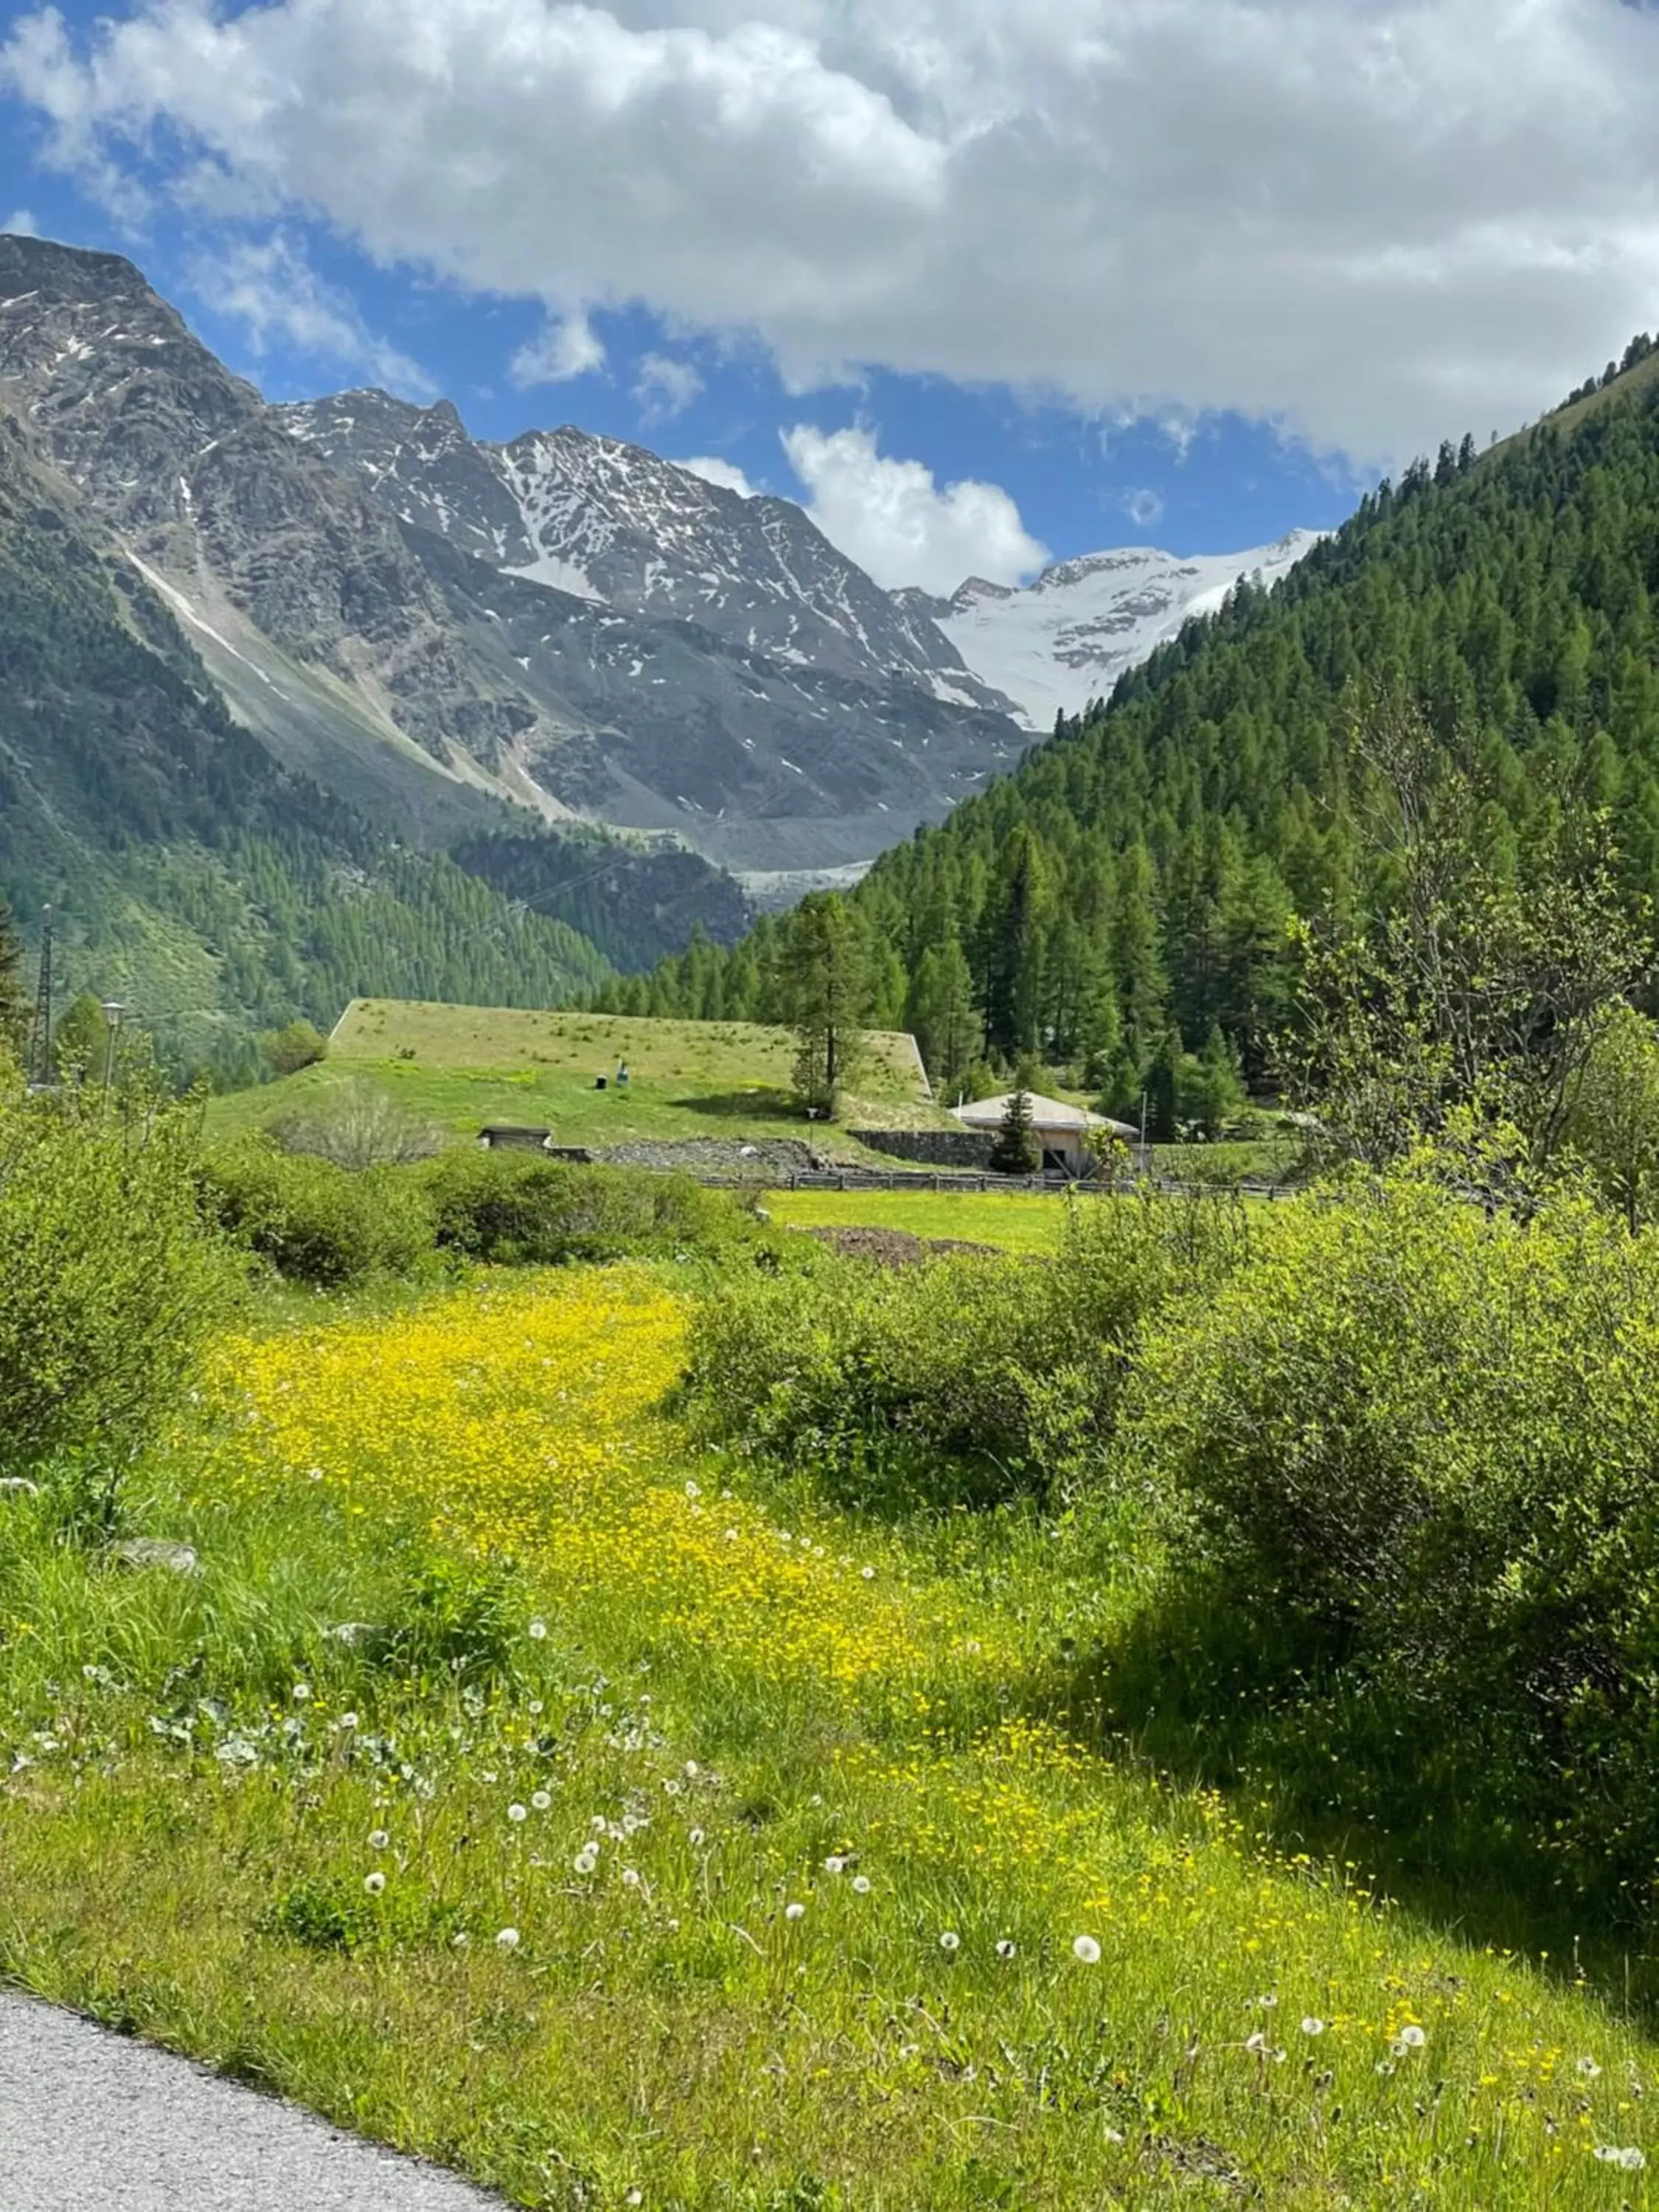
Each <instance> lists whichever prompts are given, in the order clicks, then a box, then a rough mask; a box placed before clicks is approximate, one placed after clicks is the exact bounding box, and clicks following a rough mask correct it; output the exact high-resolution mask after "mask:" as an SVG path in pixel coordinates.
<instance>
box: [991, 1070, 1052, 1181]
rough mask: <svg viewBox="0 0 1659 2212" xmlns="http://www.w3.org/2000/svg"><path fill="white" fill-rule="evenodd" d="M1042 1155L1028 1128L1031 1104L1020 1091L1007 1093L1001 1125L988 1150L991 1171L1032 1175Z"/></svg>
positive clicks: (1034, 1135) (1032, 1133) (1008, 1174)
mask: <svg viewBox="0 0 1659 2212" xmlns="http://www.w3.org/2000/svg"><path fill="white" fill-rule="evenodd" d="M990 1164H991V1170H992V1172H993V1173H994V1174H995V1175H1006V1176H1029V1175H1035V1174H1036V1171H1037V1169H1038V1167H1039V1166H1040V1165H1041V1164H1042V1154H1041V1153H1040V1152H1038V1150H1037V1141H1036V1134H1035V1133H1034V1132H1033V1130H1032V1127H1031V1101H1030V1097H1028V1096H1027V1094H1026V1092H1025V1091H1024V1090H1019V1091H1011V1092H1010V1093H1009V1096H1008V1103H1007V1105H1006V1108H1005V1109H1004V1111H1003V1115H1002V1125H1001V1127H1000V1128H999V1129H998V1131H997V1138H996V1142H995V1144H994V1145H993V1146H992V1147H991V1162H990Z"/></svg>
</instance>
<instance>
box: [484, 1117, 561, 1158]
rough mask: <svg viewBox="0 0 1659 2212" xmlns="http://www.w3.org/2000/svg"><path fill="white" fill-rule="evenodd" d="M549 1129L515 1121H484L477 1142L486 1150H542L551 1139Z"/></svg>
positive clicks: (543, 1150)
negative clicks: (523, 1125)
mask: <svg viewBox="0 0 1659 2212" xmlns="http://www.w3.org/2000/svg"><path fill="white" fill-rule="evenodd" d="M552 1136H553V1132H552V1131H551V1129H532V1128H528V1127H522V1126H520V1124H519V1123H518V1122H515V1121H486V1122H485V1124H484V1126H483V1128H482V1129H480V1130H479V1132H478V1142H479V1144H480V1145H481V1146H483V1149H484V1151H485V1152H545V1151H546V1150H547V1148H548V1146H549V1144H550V1142H551V1140H552Z"/></svg>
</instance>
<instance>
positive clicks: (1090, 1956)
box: [1072, 1936, 1100, 1966]
mask: <svg viewBox="0 0 1659 2212" xmlns="http://www.w3.org/2000/svg"><path fill="white" fill-rule="evenodd" d="M1072 1956H1073V1958H1074V1959H1080V1960H1082V1961H1083V1964H1084V1965H1085V1966H1098V1965H1099V1964H1100V1946H1099V1944H1098V1943H1097V1942H1096V1941H1095V1939H1094V1937H1093V1936H1075V1937H1073V1942H1072Z"/></svg>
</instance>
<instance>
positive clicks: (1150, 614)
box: [894, 530, 1320, 731]
mask: <svg viewBox="0 0 1659 2212" xmlns="http://www.w3.org/2000/svg"><path fill="white" fill-rule="evenodd" d="M1319 538H1320V532H1317V531H1314V530H1293V531H1291V532H1290V534H1289V535H1288V537H1285V538H1280V539H1279V542H1278V544H1275V545H1264V546H1259V547H1257V548H1256V550H1255V551H1253V552H1249V553H1212V554H1200V555H1198V556H1194V558H1193V559H1191V560H1188V561H1182V560H1179V559H1177V558H1176V556H1175V555H1174V554H1172V553H1161V552H1158V551H1156V550H1153V549H1152V548H1150V547H1140V546H1129V547H1126V548H1125V549H1124V550H1121V552H1115V553H1091V554H1087V555H1085V556H1083V558H1081V559H1080V560H1076V561H1061V562H1058V563H1057V564H1056V565H1055V566H1054V568H1047V569H1045V570H1044V571H1043V573H1042V575H1041V576H1039V577H1038V578H1037V580H1036V583H1034V584H1031V585H1029V586H1027V587H1026V588H1025V589H1024V590H1023V591H1016V590H1012V589H1011V588H1009V586H1006V585H1002V584H987V582H985V580H983V578H981V577H978V576H974V577H970V578H969V580H968V581H967V582H966V583H965V584H963V586H962V588H961V589H960V590H959V591H958V592H955V593H954V594H953V595H952V596H951V598H950V599H933V598H931V597H929V596H928V595H927V593H925V592H914V591H912V592H896V593H895V594H894V597H895V598H896V599H897V600H898V602H899V604H900V605H901V606H902V608H903V609H904V611H906V612H907V613H909V614H911V615H914V616H916V617H921V616H924V615H926V616H930V617H932V619H933V621H934V622H935V623H937V624H938V626H939V629H941V630H943V631H944V633H945V636H946V637H948V638H949V639H950V641H951V644H952V645H953V646H955V647H956V649H957V652H958V653H960V654H961V655H962V657H963V660H965V661H966V662H967V664H968V665H969V668H971V669H972V670H973V671H974V673H975V676H977V677H978V678H980V680H981V682H982V683H984V684H987V685H989V686H990V687H991V688H992V690H995V691H999V692H1001V693H1003V694H1004V695H1006V696H1007V697H1008V698H1010V699H1012V700H1013V701H1014V702H1016V704H1017V706H1018V710H1019V715H1020V719H1021V720H1022V721H1024V724H1025V726H1027V728H1029V729H1033V730H1042V731H1047V730H1048V729H1050V728H1052V726H1053V725H1054V715H1055V714H1056V713H1057V712H1060V711H1063V712H1064V713H1066V714H1079V713H1080V712H1081V711H1082V709H1083V708H1084V707H1085V706H1086V705H1087V703H1088V702H1089V701H1090V700H1091V699H1098V698H1103V697H1104V696H1106V694H1107V693H1109V691H1110V690H1111V688H1112V686H1113V685H1114V684H1115V683H1116V681H1117V679H1118V678H1119V677H1120V676H1121V674H1122V673H1123V671H1124V670H1125V669H1126V668H1133V667H1134V666H1136V665H1138V664H1139V662H1141V661H1143V660H1145V659H1146V658H1147V656H1148V655H1149V654H1150V653H1152V651H1153V649H1154V648H1155V647H1158V646H1160V645H1162V644H1163V643H1164V641H1165V640H1166V639H1169V638H1172V637H1174V636H1175V635H1176V632H1177V631H1178V630H1179V629H1180V628H1181V625H1182V623H1184V622H1185V621H1186V620H1187V619H1188V617H1189V616H1192V615H1202V614H1209V613H1212V612H1213V611H1215V610H1216V609H1217V608H1218V607H1219V606H1220V605H1221V603H1222V601H1223V600H1224V599H1225V598H1226V596H1227V593H1228V592H1230V591H1231V589H1232V587H1233V586H1234V585H1235V584H1236V583H1237V581H1238V580H1239V579H1240V578H1241V577H1242V576H1255V577H1258V578H1259V579H1260V580H1261V582H1262V583H1264V584H1272V583H1273V582H1275V581H1276V580H1278V578H1279V577H1280V576H1282V575H1284V574H1285V573H1286V571H1287V570H1289V569H1291V568H1294V567H1295V566H1296V564H1297V562H1298V561H1299V560H1301V558H1302V557H1303V556H1304V554H1305V553H1306V552H1308V551H1309V550H1310V548H1311V547H1312V546H1314V545H1316V544H1318V542H1319Z"/></svg>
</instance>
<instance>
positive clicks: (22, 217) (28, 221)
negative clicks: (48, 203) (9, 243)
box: [0, 208, 40, 238]
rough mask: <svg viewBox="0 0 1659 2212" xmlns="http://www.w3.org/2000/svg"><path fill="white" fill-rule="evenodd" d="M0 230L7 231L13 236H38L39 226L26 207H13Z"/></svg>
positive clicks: (0, 223) (1, 223)
mask: <svg viewBox="0 0 1659 2212" xmlns="http://www.w3.org/2000/svg"><path fill="white" fill-rule="evenodd" d="M0 230H4V231H9V232H10V234H11V235H12V236H13V237H14V238H39V237H40V224H39V223H38V222H36V221H35V219H34V217H33V214H32V213H31V212H30V210H28V209H27V208H14V209H13V210H12V211H11V213H10V214H9V216H7V217H6V219H5V221H4V222H0Z"/></svg>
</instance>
